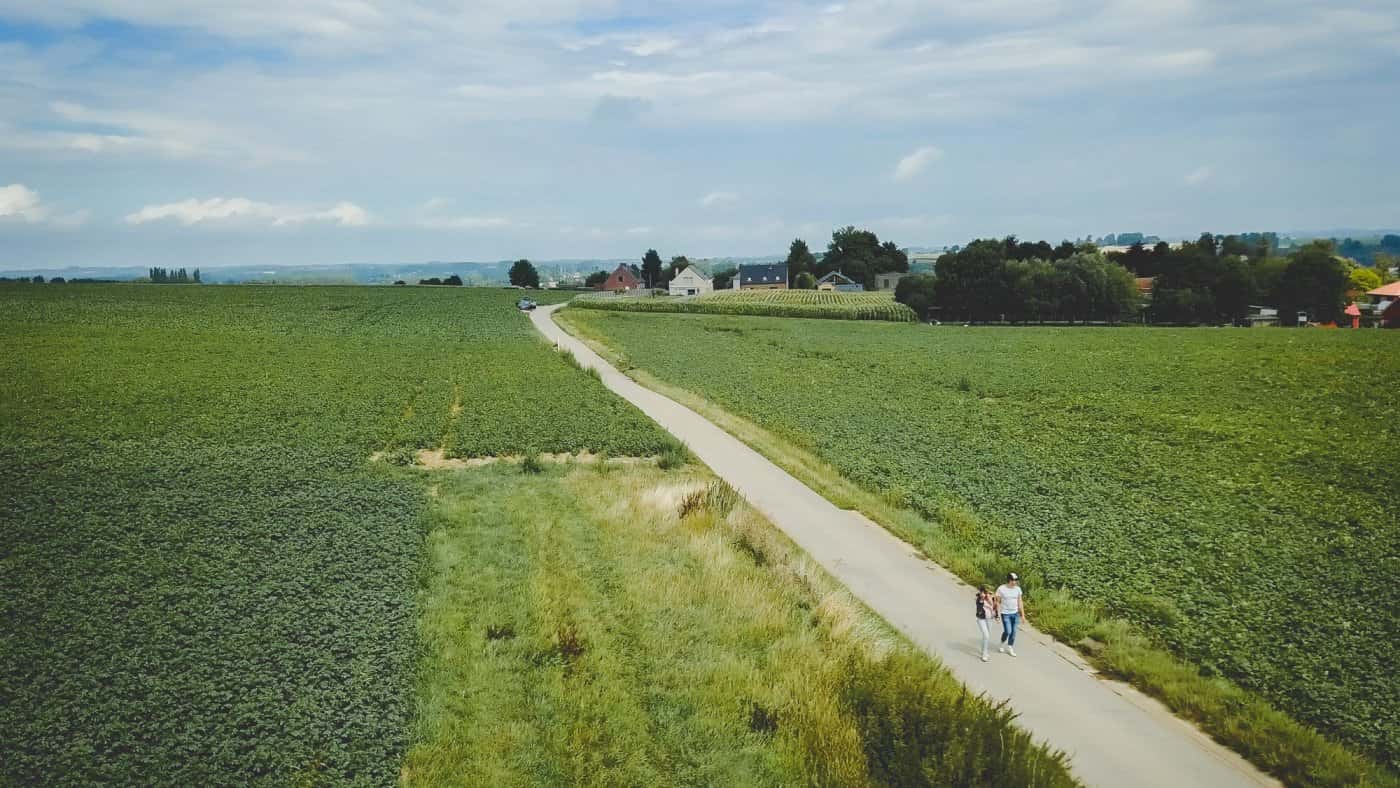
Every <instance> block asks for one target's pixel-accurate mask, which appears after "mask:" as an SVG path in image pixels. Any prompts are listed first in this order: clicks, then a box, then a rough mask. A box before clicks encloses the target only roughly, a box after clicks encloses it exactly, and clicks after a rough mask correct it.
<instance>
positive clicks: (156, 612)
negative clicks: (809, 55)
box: [0, 285, 664, 785]
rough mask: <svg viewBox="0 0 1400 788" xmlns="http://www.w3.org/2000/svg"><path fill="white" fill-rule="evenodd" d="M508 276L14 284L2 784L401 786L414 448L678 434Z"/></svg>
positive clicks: (1, 610)
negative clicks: (334, 283) (409, 462)
mask: <svg viewBox="0 0 1400 788" xmlns="http://www.w3.org/2000/svg"><path fill="white" fill-rule="evenodd" d="M514 298H515V296H514V294H512V293H510V292H503V291H484V290H459V289H456V288H454V289H453V290H452V291H437V290H428V289H425V288H407V289H404V288H398V289H391V288H363V287H361V288H338V287H326V288H276V287H218V288H216V287H180V286H159V285H155V286H82V285H65V286H33V287H9V288H4V289H0V334H3V336H4V337H5V351H4V352H3V353H0V530H3V534H4V539H3V546H2V547H0V620H3V621H4V622H5V627H4V630H3V633H0V686H3V687H4V691H3V692H0V730H3V731H4V735H3V736H0V782H2V783H6V784H41V783H88V782H119V783H143V784H149V783H164V784H172V785H174V784H179V785H199V784H211V783H217V784H228V783H277V784H285V783H287V782H290V781H307V782H315V781H327V780H328V781H333V782H349V781H355V782H363V783H374V784H386V783H392V782H394V781H395V780H397V779H398V770H399V762H400V759H401V756H402V754H403V752H404V751H405V749H406V748H407V746H408V743H409V731H410V725H411V721H412V720H411V712H412V698H413V691H414V682H413V676H414V674H415V669H414V668H415V660H416V655H417V651H416V642H417V640H416V638H417V636H416V631H417V630H416V627H417V623H416V613H415V611H416V607H415V601H414V594H415V589H416V587H417V584H418V582H419V577H420V574H421V571H422V550H423V532H424V528H425V525H424V523H425V520H424V514H423V513H424V509H425V505H426V502H427V496H426V494H425V490H424V487H423V485H422V484H420V483H418V482H417V481H415V480H414V479H413V478H412V476H411V472H408V471H397V470H395V469H393V468H390V467H386V465H385V464H383V463H379V464H371V463H369V462H368V461H367V458H368V456H369V455H370V454H371V453H372V452H374V451H386V452H389V453H390V454H396V455H397V454H402V453H403V451H404V450H411V449H414V448H420V447H421V448H438V447H441V446H447V447H449V448H450V449H451V450H452V451H453V452H454V453H459V454H463V455H479V454H493V453H507V452H524V451H528V450H531V449H537V450H539V451H572V450H583V449H588V450H592V451H608V452H612V453H614V454H631V455H637V454H653V453H656V452H657V451H659V450H660V449H661V448H662V447H663V445H664V436H663V434H662V433H660V432H659V430H657V429H656V428H655V427H654V426H653V425H652V424H651V422H650V421H648V420H646V419H645V418H644V417H643V416H641V415H640V414H639V413H636V412H635V411H633V410H632V409H631V408H630V407H628V406H626V405H625V403H622V402H621V401H620V400H618V399H616V398H615V397H612V396H611V395H609V394H608V393H607V392H606V391H605V390H604V389H603V388H602V386H601V384H599V383H598V382H597V381H596V380H594V379H593V378H590V377H588V376H586V375H584V374H582V373H580V372H579V371H578V370H577V369H575V368H574V367H572V366H570V365H569V364H568V363H567V362H566V360H564V359H562V358H560V357H559V356H558V355H556V354H554V353H552V352H551V351H550V350H549V348H548V347H546V346H545V345H544V344H543V343H541V342H540V341H539V340H538V339H537V338H536V336H535V334H534V333H533V331H532V329H530V327H529V325H528V322H527V320H526V319H525V318H524V317H523V316H521V315H519V314H517V313H516V312H515V310H514V309H513V306H512V305H513V303H514Z"/></svg>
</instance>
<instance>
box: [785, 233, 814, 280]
mask: <svg viewBox="0 0 1400 788" xmlns="http://www.w3.org/2000/svg"><path fill="white" fill-rule="evenodd" d="M816 267H817V258H816V255H814V254H812V250H810V249H808V248H807V242H806V241H804V240H802V239H801V238H794V239H793V240H792V243H791V244H790V245H789V246H788V256H787V269H788V276H790V277H792V281H793V282H794V283H795V282H797V278H798V277H799V276H801V275H802V274H805V273H810V272H811V271H812V270H813V269H815V268H816ZM812 281H814V282H815V281H816V277H815V276H813V277H812ZM794 286H797V285H794ZM797 287H798V289H800V290H811V289H812V288H811V287H805V288H804V287H800V286H797ZM812 287H816V285H813V286H812Z"/></svg>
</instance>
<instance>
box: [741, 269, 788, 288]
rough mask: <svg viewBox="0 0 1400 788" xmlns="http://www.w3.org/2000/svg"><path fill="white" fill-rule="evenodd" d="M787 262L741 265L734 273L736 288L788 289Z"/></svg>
mask: <svg viewBox="0 0 1400 788" xmlns="http://www.w3.org/2000/svg"><path fill="white" fill-rule="evenodd" d="M787 274H788V270H787V264H786V263H769V264H765V265H741V266H739V273H737V274H735V275H734V289H735V290H786V289H788V278H787Z"/></svg>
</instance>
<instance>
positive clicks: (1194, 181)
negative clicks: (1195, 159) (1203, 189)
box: [1182, 166, 1212, 186]
mask: <svg viewBox="0 0 1400 788" xmlns="http://www.w3.org/2000/svg"><path fill="white" fill-rule="evenodd" d="M1211 174H1212V172H1211V169H1210V167H1205V166H1202V167H1197V168H1196V169H1194V170H1192V171H1191V172H1189V173H1187V174H1186V177H1185V178H1183V179H1182V180H1183V181H1184V182H1185V183H1186V185H1187V186H1199V185H1201V184H1203V183H1205V182H1206V181H1208V180H1210V176H1211Z"/></svg>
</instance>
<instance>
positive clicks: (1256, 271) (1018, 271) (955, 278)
mask: <svg viewBox="0 0 1400 788" xmlns="http://www.w3.org/2000/svg"><path fill="white" fill-rule="evenodd" d="M1271 243H1272V239H1270V238H1266V237H1262V236H1261V237H1258V238H1251V239H1243V238H1238V237H1235V236H1224V237H1221V236H1214V235H1211V234H1209V233H1205V234H1203V235H1201V237H1200V239H1198V240H1197V241H1196V242H1194V243H1189V244H1184V245H1182V246H1181V247H1179V248H1176V249H1173V248H1171V247H1170V246H1168V245H1167V244H1158V245H1157V246H1156V247H1154V248H1153V249H1152V250H1150V251H1149V250H1146V249H1140V247H1137V248H1135V249H1133V250H1129V252H1126V253H1122V254H1116V255H1113V254H1111V255H1109V256H1107V257H1106V256H1105V255H1103V254H1100V253H1099V251H1098V250H1097V249H1096V248H1095V247H1094V246H1093V245H1092V244H1080V245H1074V244H1070V243H1068V242H1065V243H1062V244H1060V245H1059V246H1057V247H1051V246H1050V245H1049V244H1048V243H1045V242H1043V241H1041V242H1037V243H1028V242H1022V241H1018V240H1016V238H1015V237H1008V238H1005V239H1001V240H994V239H985V240H978V241H973V242H972V243H970V244H968V245H967V246H966V247H963V248H958V249H957V250H956V251H951V252H948V253H945V254H943V255H942V256H940V257H939V258H938V261H937V264H936V269H935V270H936V271H937V276H932V275H918V274H916V275H913V276H909V277H905V278H904V279H903V280H901V281H900V283H899V287H898V288H897V289H896V291H895V298H896V299H897V300H899V301H900V302H902V303H905V304H908V305H909V306H910V307H912V308H913V309H914V310H915V311H917V312H919V313H920V314H923V315H930V314H936V315H937V316H939V317H941V318H943V319H951V320H969V321H1000V320H1007V321H1011V322H1036V321H1069V322H1079V321H1105V322H1115V321H1119V320H1123V319H1126V318H1128V317H1131V316H1132V315H1134V314H1135V313H1136V312H1137V311H1138V310H1139V308H1140V307H1141V306H1142V305H1143V303H1144V300H1143V298H1142V296H1141V295H1140V289H1139V287H1138V281H1140V280H1141V279H1145V278H1147V277H1148V276H1150V277H1151V279H1152V287H1151V291H1152V295H1151V298H1150V300H1149V301H1147V302H1146V309H1147V312H1146V315H1145V317H1146V318H1147V319H1149V320H1151V321H1152V322H1156V323H1217V324H1218V323H1228V322H1235V321H1238V320H1240V319H1242V318H1245V317H1246V316H1248V315H1249V313H1250V306H1251V305H1252V304H1259V305H1269V306H1275V307H1277V308H1278V310H1279V313H1280V314H1281V315H1285V316H1287V315H1293V314H1297V313H1299V312H1304V313H1306V314H1307V315H1308V317H1309V318H1310V319H1311V320H1314V321H1319V322H1335V321H1340V320H1342V319H1343V309H1345V307H1346V304H1347V303H1348V301H1349V300H1351V298H1353V297H1355V296H1357V295H1358V294H1360V293H1364V292H1365V291H1367V290H1372V289H1375V288H1376V287H1379V286H1380V285H1382V284H1384V283H1385V281H1386V279H1387V278H1388V276H1389V272H1388V271H1382V270H1381V269H1379V268H1368V267H1364V266H1357V265H1355V264H1354V263H1352V262H1351V261H1349V260H1347V259H1346V258H1344V257H1342V256H1340V255H1338V254H1337V253H1336V249H1335V248H1334V246H1333V244H1332V243H1331V242H1330V241H1315V242H1312V243H1310V244H1307V245H1306V246H1303V247H1301V248H1299V249H1298V250H1296V251H1295V252H1294V253H1293V254H1291V255H1290V256H1288V257H1279V256H1276V255H1271V254H1269V253H1268V251H1267V250H1268V249H1270V248H1271V247H1270V244H1271ZM1139 250H1140V251H1139ZM1128 262H1131V263H1133V264H1135V265H1137V266H1138V268H1137V270H1130V269H1129V267H1128V266H1127V265H1126V263H1128ZM1149 271H1150V272H1152V273H1151V274H1148V273H1147V272H1149ZM1135 274H1136V275H1137V276H1135ZM1282 322H1283V323H1284V324H1285V325H1292V324H1293V321H1290V320H1287V319H1285V320H1283V321H1282Z"/></svg>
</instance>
